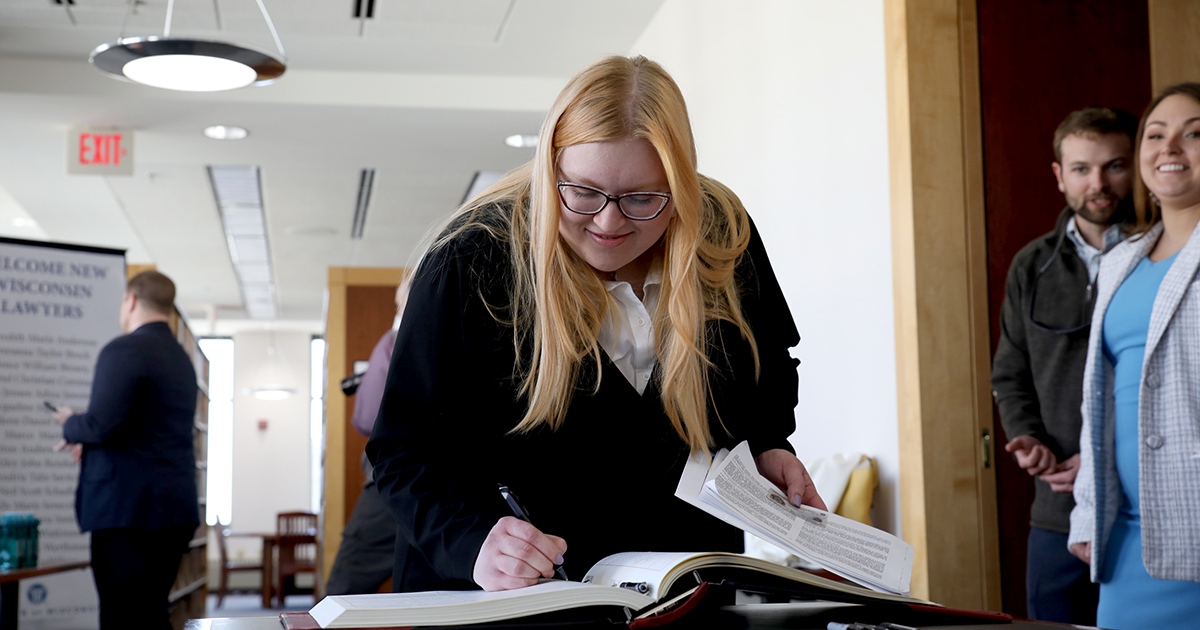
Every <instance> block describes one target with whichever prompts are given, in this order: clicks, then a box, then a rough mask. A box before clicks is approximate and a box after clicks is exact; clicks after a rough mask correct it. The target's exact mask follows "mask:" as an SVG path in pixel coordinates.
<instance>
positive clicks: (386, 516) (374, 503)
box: [325, 283, 408, 595]
mask: <svg viewBox="0 0 1200 630" xmlns="http://www.w3.org/2000/svg"><path fill="white" fill-rule="evenodd" d="M407 298H408V287H407V284H403V283H402V284H401V285H400V286H399V287H398V288H397V289H396V319H395V321H394V322H393V324H392V327H391V328H390V329H388V330H387V332H385V333H383V336H382V337H380V338H379V342H378V343H376V344H375V349H374V350H372V351H371V357H370V358H369V359H368V360H367V371H366V372H364V373H363V375H362V381H361V382H360V383H359V385H358V389H357V390H355V393H354V396H355V398H354V414H353V415H352V416H351V417H350V423H351V424H352V425H354V428H355V429H357V430H358V432H359V433H361V434H363V435H366V436H369V435H371V430H372V429H373V428H374V427H375V417H376V416H378V415H379V401H380V400H381V399H382V398H383V388H384V384H385V382H386V381H387V372H388V365H390V364H391V362H392V348H394V347H395V345H396V330H397V329H398V328H400V317H401V314H402V313H403V311H404V303H405V301H406V300H407ZM362 467H363V473H364V474H365V475H366V484H365V485H364V486H363V489H362V492H360V493H359V495H358V501H357V502H355V504H354V511H353V512H351V513H350V519H349V520H348V521H347V522H346V527H345V529H343V530H342V544H341V545H339V546H338V552H337V556H336V557H335V558H334V560H333V568H332V569H331V570H330V572H329V580H328V582H327V583H326V586H325V592H326V593H327V594H329V595H355V594H360V593H374V592H376V591H378V590H379V587H380V586H381V585H383V583H384V582H386V581H387V579H388V578H390V577H392V556H393V554H394V552H395V546H396V522H395V520H393V519H392V515H391V513H390V512H389V511H388V508H387V505H386V504H385V503H384V502H383V500H382V499H381V498H380V497H379V490H378V488H376V486H375V479H374V473H373V471H372V469H371V463H370V462H369V461H367V456H366V453H364V454H363V458H362Z"/></svg>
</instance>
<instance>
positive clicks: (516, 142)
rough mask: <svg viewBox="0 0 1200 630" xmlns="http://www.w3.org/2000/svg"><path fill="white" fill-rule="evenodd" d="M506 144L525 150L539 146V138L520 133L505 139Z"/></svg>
mask: <svg viewBox="0 0 1200 630" xmlns="http://www.w3.org/2000/svg"><path fill="white" fill-rule="evenodd" d="M504 144H507V145H508V146H510V147H515V148H518V149H524V148H528V147H536V146H537V144H538V137H537V136H533V135H529V134H520V133H518V134H515V135H511V136H509V137H507V138H505V139H504Z"/></svg>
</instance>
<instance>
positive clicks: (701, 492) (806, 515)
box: [675, 442, 913, 595]
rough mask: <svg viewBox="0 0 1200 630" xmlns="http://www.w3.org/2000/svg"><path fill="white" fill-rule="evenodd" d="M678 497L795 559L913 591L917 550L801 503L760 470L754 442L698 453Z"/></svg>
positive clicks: (870, 583) (867, 582)
mask: <svg viewBox="0 0 1200 630" xmlns="http://www.w3.org/2000/svg"><path fill="white" fill-rule="evenodd" d="M675 496H677V497H679V498H681V499H683V500H684V501H687V502H688V503H691V504H692V505H694V506H696V507H698V508H700V509H701V510H704V511H705V512H708V513H709V514H712V515H713V516H715V517H717V518H719V519H721V520H723V521H725V522H727V523H729V524H731V525H733V526H735V527H738V528H740V529H742V530H744V531H746V532H749V533H751V534H754V535H755V536H758V537H759V538H762V539H764V540H767V541H769V542H772V543H774V544H776V545H778V546H779V547H781V548H783V549H786V550H787V551H790V552H791V553H793V554H795V555H796V556H798V557H800V558H802V559H804V560H807V561H809V562H812V563H814V564H817V565H820V566H822V567H825V568H826V569H828V570H829V571H831V572H833V573H836V574H837V575H840V576H842V577H844V578H846V579H849V580H853V581H855V582H857V583H859V584H862V585H864V586H867V587H870V588H872V589H875V590H879V591H885V592H888V593H896V594H901V595H907V594H908V593H909V582H910V581H911V579H912V563H913V547H912V545H910V544H908V543H906V542H904V541H903V540H900V539H899V538H897V537H895V536H893V535H891V534H889V533H887V532H884V531H882V530H879V529H876V528H874V527H871V526H870V525H865V524H863V523H859V522H858V521H855V520H851V519H848V518H845V517H843V516H838V515H837V514H834V513H832V512H826V511H824V510H818V509H816V508H812V507H809V506H801V507H796V506H794V505H792V504H791V502H790V501H788V499H787V498H786V497H785V496H784V495H783V493H782V492H780V491H779V489H778V488H777V487H775V484H773V483H771V482H770V481H768V480H767V479H766V478H764V477H763V476H762V475H760V474H759V473H758V468H757V466H755V464H754V458H753V456H751V455H750V447H749V446H748V445H747V443H745V442H742V443H741V444H739V445H738V446H737V448H734V449H733V450H732V451H728V450H726V449H722V450H721V451H719V452H718V453H717V454H716V455H713V456H712V457H711V461H709V458H708V457H705V456H703V455H701V456H694V457H692V459H691V461H689V462H688V464H687V466H686V467H685V468H684V471H683V476H682V477H681V478H680V479H679V486H678V487H677V488H676V489H675Z"/></svg>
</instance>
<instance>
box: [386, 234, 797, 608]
mask: <svg viewBox="0 0 1200 630" xmlns="http://www.w3.org/2000/svg"><path fill="white" fill-rule="evenodd" d="M508 256H509V253H508V250H507V246H506V245H505V244H504V243H501V242H497V241H496V240H495V239H494V238H492V237H490V236H489V235H487V234H486V233H485V232H483V231H482V230H472V231H469V232H467V233H465V234H462V235H460V237H458V238H457V239H456V240H455V242H453V243H451V244H449V245H447V246H446V247H444V248H441V249H438V250H437V251H435V252H432V253H431V254H430V255H429V256H428V257H427V258H426V259H425V260H424V262H422V264H421V266H420V267H419V268H418V270H417V272H416V275H415V277H414V281H413V284H412V288H411V291H410V293H409V298H408V304H407V306H406V308H405V312H404V319H403V320H402V322H401V326H400V330H399V333H398V337H397V342H396V347H395V351H394V353H393V355H392V363H391V368H390V370H389V374H388V382H387V387H386V389H385V392H384V396H383V402H382V404H381V408H380V413H379V418H378V420H377V422H376V424H375V430H374V432H373V435H372V437H371V440H370V441H369V442H368V444H367V454H368V456H369V457H370V459H371V461H372V462H373V463H374V465H375V479H376V483H377V484H378V487H379V490H380V494H381V496H382V497H383V499H384V500H385V502H387V504H388V506H389V508H390V509H391V511H392V513H393V514H394V515H395V516H396V519H397V523H398V528H399V532H398V538H397V544H396V563H395V576H394V580H393V584H394V587H395V588H396V589H397V590H401V591H417V590H430V589H438V588H477V587H476V586H475V585H474V583H473V582H472V581H471V574H472V570H473V568H474V564H475V559H476V557H477V556H478V553H479V549H480V547H481V546H482V545H483V541H484V539H485V538H486V537H487V534H488V532H489V531H490V529H491V528H492V526H493V525H495V523H496V521H497V520H499V519H500V518H501V517H503V516H506V515H508V516H511V515H512V512H511V511H509V509H508V507H507V506H506V504H505V502H504V501H503V500H502V498H501V496H500V494H499V492H498V491H497V484H498V483H504V484H506V485H508V486H509V487H511V488H512V489H513V491H514V492H516V493H517V495H518V496H520V498H521V500H522V502H523V503H524V504H525V507H526V508H527V509H528V511H529V513H530V518H531V519H532V521H533V523H534V524H535V525H536V526H538V528H539V529H541V530H542V531H543V532H546V533H548V534H553V535H557V536H561V537H563V538H564V539H565V540H566V541H567V545H568V547H569V548H568V550H567V553H566V554H565V559H566V562H565V564H564V568H565V569H566V571H567V573H568V575H569V576H570V577H571V579H576V580H577V579H580V578H582V577H583V574H584V573H585V572H586V571H587V570H588V569H589V568H590V567H591V565H592V564H593V563H595V562H596V561H597V560H599V559H601V558H603V557H604V556H607V555H609V554H612V553H616V552H619V551H638V550H651V551H709V550H726V551H740V550H741V549H742V532H741V531H740V530H737V529H735V528H733V527H731V526H729V525H726V524H725V523H722V522H720V521H718V520H717V519H715V518H713V517H711V516H708V515H707V514H705V513H703V512H701V511H700V510H697V509H696V508H694V507H692V506H690V505H688V504H686V503H684V502H683V501H681V500H679V499H677V498H675V497H674V491H675V486H676V484H677V483H678V481H679V477H680V474H681V473H682V470H683V465H684V463H685V461H686V460H687V458H688V456H689V453H688V448H687V445H686V444H684V443H683V441H682V440H681V439H680V438H679V436H678V435H677V434H676V433H675V430H674V429H673V428H672V427H671V424H670V422H669V421H668V419H667V417H666V414H665V413H664V412H663V408H662V404H661V401H660V397H659V390H658V387H657V385H656V384H655V381H651V385H650V386H649V387H648V388H647V389H646V392H645V394H644V395H639V394H638V393H637V390H635V389H634V388H633V387H632V386H631V385H630V384H629V383H628V381H626V379H625V377H624V376H622V375H621V373H620V371H619V370H618V369H617V368H616V367H615V366H614V365H613V364H612V363H611V361H609V360H608V359H607V357H605V359H604V360H603V361H602V364H601V365H599V366H597V365H595V364H594V363H587V364H585V365H584V372H585V373H587V374H592V375H594V374H595V370H596V369H599V370H601V376H602V378H601V385H600V388H599V391H594V390H593V389H592V388H591V387H590V385H591V384H593V383H594V378H590V377H587V374H585V378H584V379H582V383H584V384H581V386H580V388H579V389H578V390H577V391H576V392H575V395H574V398H573V402H572V404H571V406H570V409H569V411H568V414H567V418H566V421H565V424H564V425H563V427H562V428H561V429H559V430H558V431H557V432H552V431H550V430H548V429H545V428H542V429H539V430H536V431H534V432H533V433H530V434H523V435H512V434H509V430H510V429H511V428H512V427H513V426H515V425H516V423H517V421H518V420H519V419H520V418H521V416H522V414H523V411H524V408H525V401H524V400H523V399H521V398H520V397H519V396H518V393H517V391H518V390H517V383H516V382H515V380H514V376H513V367H514V364H515V361H516V353H515V351H514V348H513V336H512V332H513V331H512V328H511V327H508V326H505V325H503V324H501V323H499V322H497V321H496V318H495V317H493V315H492V314H491V313H490V312H489V311H488V305H487V304H485V301H486V302H487V303H490V304H491V305H492V306H503V305H505V304H507V301H508V297H507V291H508V283H507V280H506V278H505V274H506V272H505V270H506V269H507V268H508V266H509V264H510V263H509V259H508ZM738 273H739V279H740V281H741V289H742V295H743V308H744V310H745V314H746V317H747V319H748V320H749V322H750V324H751V326H752V327H753V329H754V334H755V338H756V339H757V342H758V345H759V351H760V353H761V367H762V373H761V377H760V378H759V379H758V380H757V381H756V380H755V373H754V364H753V358H752V356H751V353H750V348H749V345H748V344H747V343H746V342H745V341H744V340H743V339H742V338H741V336H740V334H739V333H738V331H737V329H736V328H735V327H733V326H731V325H728V324H724V323H720V324H718V323H712V324H711V326H713V332H714V334H713V335H712V339H713V347H710V348H709V353H708V354H709V357H710V358H711V359H712V360H713V362H714V366H713V368H712V370H711V371H710V376H711V382H712V400H713V407H712V410H710V417H711V418H712V423H713V430H712V433H713V435H714V436H715V437H716V439H717V440H718V442H719V446H723V447H731V446H734V445H736V444H737V443H738V442H740V441H741V440H743V439H749V440H751V446H752V449H753V450H754V452H755V453H758V452H761V451H764V450H767V449H770V448H786V449H789V450H790V449H791V446H790V445H789V443H788V440H787V438H788V436H789V435H790V434H791V433H792V431H793V429H794V428H795V419H794V415H793V409H794V407H795V405H796V394H797V384H798V383H797V375H796V365H797V363H798V361H796V360H795V359H793V358H792V357H791V356H790V355H789V352H788V349H789V348H790V347H792V346H794V345H796V344H797V343H798V342H799V335H798V334H797V332H796V328H795V324H794V323H793V321H792V317H791V313H790V311H789V310H788V307H787V304H786V303H785V301H784V298H783V294H782V292H781V291H780V289H779V285H778V283H777V281H776V279H775V275H774V273H773V272H772V270H771V267H770V263H769V262H768V260H767V256H766V252H765V250H764V249H763V245H762V241H761V240H760V239H759V237H758V234H757V233H754V235H753V239H752V242H751V245H750V248H749V250H748V251H747V253H746V255H745V256H744V257H743V259H742V260H741V262H740V263H739V266H738ZM655 380H657V379H655ZM712 411H715V412H716V413H712ZM718 417H719V418H720V421H722V422H723V423H724V428H722V427H721V426H720V424H718V420H717V418H718ZM725 429H728V431H729V432H728V433H726V431H725Z"/></svg>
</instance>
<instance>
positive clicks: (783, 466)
mask: <svg viewBox="0 0 1200 630" xmlns="http://www.w3.org/2000/svg"><path fill="white" fill-rule="evenodd" d="M754 463H755V464H757V465H758V472H759V474H761V475H762V476H764V477H766V478H767V479H768V480H769V481H770V482H771V483H773V484H775V485H776V486H778V487H779V489H780V490H783V491H784V492H786V493H787V496H788V498H790V499H791V501H792V503H793V504H795V505H797V506H799V505H811V506H812V507H815V508H820V509H822V510H828V509H829V508H827V507H825V501H823V500H822V499H821V495H819V494H817V486H816V485H814V484H813V480H812V477H809V476H808V470H807V469H806V468H804V464H803V463H801V462H800V460H799V459H797V458H796V456H795V455H792V454H791V453H790V452H789V451H787V450H785V449H782V448H774V449H771V450H769V451H763V453H762V454H761V455H759V456H758V457H755V458H754Z"/></svg>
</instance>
